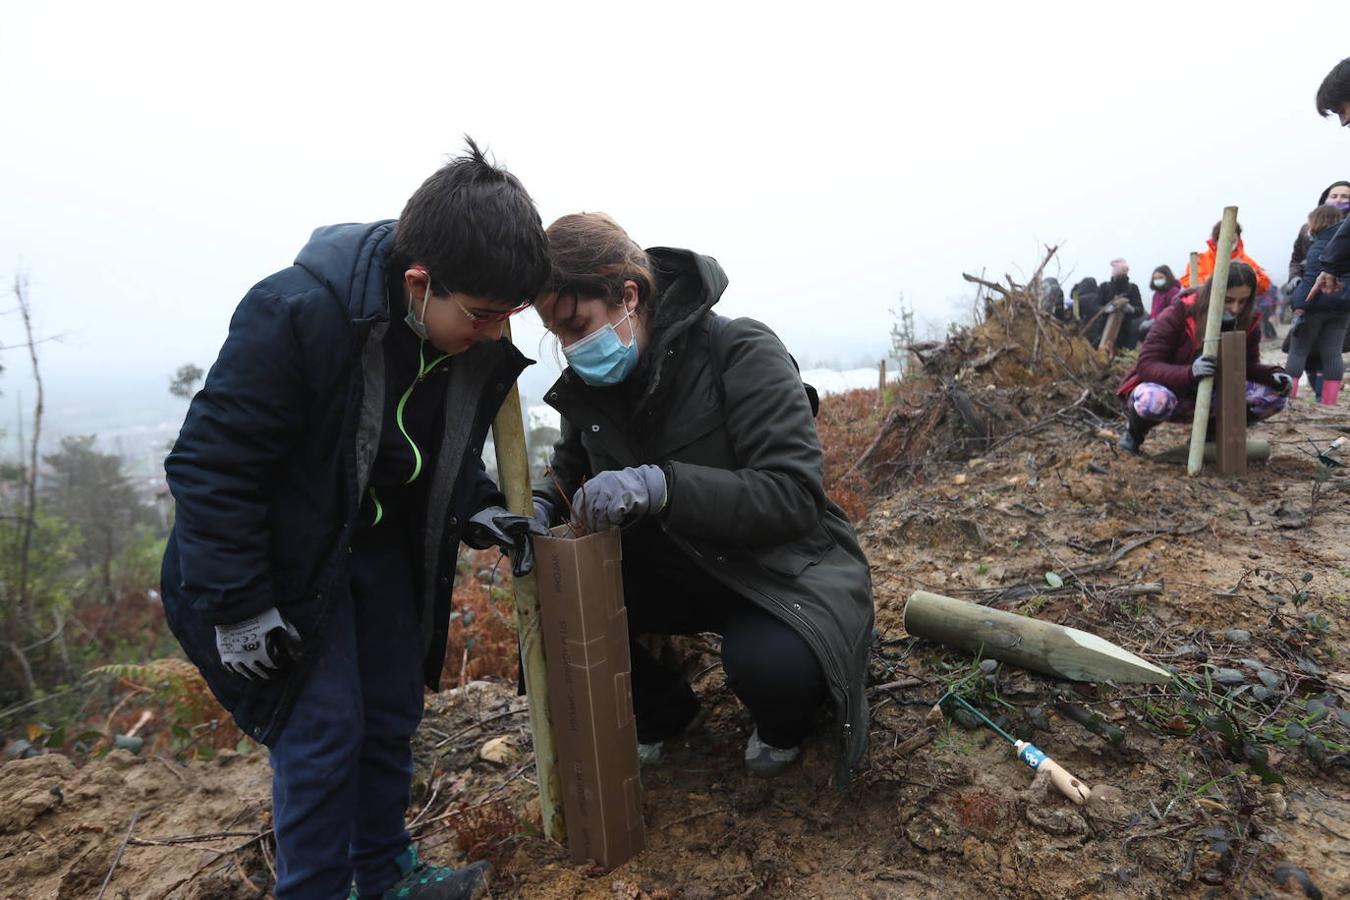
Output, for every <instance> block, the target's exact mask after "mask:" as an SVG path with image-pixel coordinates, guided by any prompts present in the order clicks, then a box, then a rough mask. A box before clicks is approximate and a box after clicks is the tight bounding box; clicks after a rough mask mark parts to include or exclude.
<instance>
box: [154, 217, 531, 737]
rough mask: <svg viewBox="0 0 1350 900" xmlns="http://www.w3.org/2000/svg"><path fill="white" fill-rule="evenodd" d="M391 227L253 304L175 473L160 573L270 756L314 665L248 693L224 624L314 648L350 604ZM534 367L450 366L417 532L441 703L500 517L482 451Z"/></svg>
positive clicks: (318, 262)
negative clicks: (474, 529)
mask: <svg viewBox="0 0 1350 900" xmlns="http://www.w3.org/2000/svg"><path fill="white" fill-rule="evenodd" d="M394 224H395V223H394V222H392V221H384V222H376V223H372V224H367V225H334V226H330V227H326V228H320V229H318V230H317V231H315V232H314V234H313V236H312V237H311V238H310V241H309V243H308V244H307V245H306V246H305V247H304V248H303V249H302V250H301V251H300V255H299V256H298V257H297V258H296V261H295V264H294V265H292V266H291V267H290V268H288V269H284V270H282V271H280V272H278V273H276V274H275V275H272V276H270V277H268V278H266V279H264V280H263V281H261V282H259V283H258V284H257V285H255V286H254V287H253V289H252V290H250V291H249V292H248V294H247V295H246V296H245V297H244V299H243V301H242V302H241V303H240V304H239V307H238V309H237V310H236V311H235V314H234V317H233V319H231V321H230V330H229V336H228V337H227V338H226V339H225V344H224V346H223V347H222V348H221V351H220V355H219V357H218V358H217V359H216V362H215V364H214V365H213V366H212V367H211V371H210V372H209V373H208V374H207V377H206V382H205V385H204V386H203V388H202V390H201V391H200V392H199V393H198V394H197V396H196V397H194V398H193V400H192V405H191V407H190V408H189V409H188V414H187V419H186V421H185V422H184V424H183V429H182V431H181V432H180V434H179V436H178V441H177V443H176V444H175V445H174V448H173V452H172V453H170V454H169V457H168V460H167V461H166V462H165V471H166V473H167V476H168V482H169V488H170V490H171V491H172V492H173V496H174V500H175V501H176V514H175V522H174V527H173V531H172V533H171V534H170V535H169V540H168V547H167V549H166V552H165V555H164V565H163V571H162V580H163V590H162V594H163V597H164V609H165V613H166V615H167V616H168V620H169V626H170V628H172V629H173V632H174V634H175V635H176V636H177V637H178V640H179V642H180V643H182V645H183V648H184V650H185V651H186V652H187V654H188V657H189V658H190V659H191V660H192V662H193V663H195V664H196V665H197V667H198V668H199V669H201V671H202V674H203V675H204V676H205V678H206V681H207V683H208V684H209V685H210V687H211V690H212V691H213V692H214V693H215V695H216V697H217V698H218V699H219V700H220V702H221V704H222V705H224V706H225V708H226V709H228V710H230V712H231V713H233V714H234V717H235V720H236V721H237V722H238V724H239V727H240V728H241V729H242V730H243V731H245V732H246V733H247V734H249V735H251V736H252V737H254V738H255V739H257V740H259V741H262V742H264V743H266V742H269V741H271V740H272V739H273V738H274V737H276V735H277V734H278V733H280V731H281V728H282V726H283V725H284V724H285V721H286V716H287V714H288V713H289V711H290V707H291V704H292V703H293V701H294V698H295V695H296V692H297V690H298V688H299V686H300V683H301V681H302V679H303V678H304V675H305V670H306V663H307V659H308V658H309V657H305V656H303V655H302V657H301V659H300V661H299V662H298V663H297V664H296V665H295V666H293V667H292V668H291V669H290V670H289V671H287V672H285V673H284V674H279V675H276V676H273V677H272V678H271V679H269V680H267V681H259V680H251V679H248V678H245V677H243V676H240V675H236V674H233V673H231V672H228V671H227V670H226V669H225V668H224V667H223V666H222V665H221V663H220V658H219V656H218V655H217V652H216V644H215V628H214V626H216V625H223V624H231V623H234V622H239V621H242V620H244V619H247V618H250V617H252V616H255V615H257V614H259V613H261V612H264V611H265V610H267V609H268V608H270V607H272V606H275V607H277V608H278V609H279V610H280V611H281V613H282V615H283V616H284V617H285V618H286V619H287V620H288V621H290V622H291V623H292V624H294V625H295V626H296V628H297V630H298V631H299V632H300V635H301V640H302V642H303V643H304V644H305V645H309V646H313V645H315V644H317V643H318V642H321V641H323V640H324V627H325V624H326V622H327V620H328V613H329V610H330V609H331V608H332V605H333V604H334V603H336V602H349V599H348V592H349V590H350V588H349V575H348V562H347V557H348V555H349V553H350V541H351V535H352V532H353V528H354V527H355V526H356V523H357V515H358V511H359V510H360V506H361V498H362V496H363V495H364V493H365V490H366V485H367V484H368V482H369V478H370V472H371V466H372V465H373V463H374V459H375V454H376V451H377V450H378V448H379V444H380V431H381V428H382V424H383V419H384V416H383V413H384V408H385V406H384V404H385V397H386V390H387V385H386V374H385V372H386V367H385V356H384V354H385V346H386V343H387V342H386V341H385V340H384V339H383V338H384V335H385V333H386V332H387V331H388V329H389V328H390V327H403V325H402V323H401V322H395V323H393V325H392V326H391V323H390V308H389V295H388V291H387V289H386V269H385V263H386V260H387V259H388V256H389V251H390V249H391V248H392V246H393V241H394ZM395 315H396V316H399V315H400V313H399V312H398V309H397V307H396V308H395ZM529 364H530V361H529V360H526V359H525V357H524V356H522V355H521V354H520V352H519V351H518V350H516V348H515V347H514V346H513V345H512V344H511V343H510V342H509V341H506V340H503V341H496V342H485V343H479V344H475V345H474V346H473V347H472V348H471V349H470V350H468V351H466V352H464V353H462V354H460V355H458V356H454V357H451V358H450V360H449V365H450V371H449V373H448V378H449V384H448V386H447V388H446V391H445V409H444V413H443V416H442V418H443V420H444V422H445V428H444V431H443V432H442V433H441V435H440V442H439V446H438V447H437V449H436V452H435V455H434V459H435V462H434V464H433V468H432V470H431V471H430V472H429V473H428V474H427V475H426V476H424V477H426V478H428V481H427V484H426V489H425V494H424V502H423V504H422V509H421V510H419V511H418V513H417V515H418V516H419V518H420V521H419V523H418V524H417V526H416V528H415V533H416V534H417V535H418V537H419V540H418V546H417V548H416V556H417V564H418V567H419V568H418V586H419V597H418V603H419V610H420V622H421V628H422V649H423V653H424V657H423V664H424V672H425V677H426V682H427V684H428V686H430V687H432V688H433V689H434V688H435V687H437V682H438V680H439V675H440V670H441V665H442V662H443V658H444V654H445V640H446V634H447V629H448V625H449V614H450V594H451V589H452V587H453V582H454V575H455V563H456V557H457V548H458V542H459V536H460V532H461V530H462V528H463V527H464V525H465V523H467V521H468V519H469V517H470V516H472V515H473V514H474V513H475V512H477V511H478V510H480V509H482V508H483V507H485V506H489V505H493V504H498V505H500V504H501V503H502V496H501V494H500V493H499V492H498V491H497V488H496V485H494V484H493V483H492V481H491V479H489V478H488V477H487V474H486V473H485V472H484V469H483V462H482V449H483V442H484V440H485V439H486V436H487V431H488V428H489V427H490V425H491V423H492V420H493V418H494V416H495V415H496V412H497V409H498V408H499V407H500V405H501V402H502V400H503V399H504V398H505V396H506V394H507V391H508V390H509V389H510V386H511V385H512V384H513V383H514V382H515V380H516V377H517V376H518V375H519V374H520V372H521V371H522V370H523V369H524V368H525V366H527V365H529ZM415 521H416V520H415Z"/></svg>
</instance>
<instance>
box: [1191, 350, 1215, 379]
mask: <svg viewBox="0 0 1350 900" xmlns="http://www.w3.org/2000/svg"><path fill="white" fill-rule="evenodd" d="M1217 371H1219V360H1218V359H1217V358H1216V357H1213V356H1199V357H1196V360H1195V362H1193V363H1191V375H1193V376H1194V377H1195V380H1196V381H1199V380H1200V379H1201V378H1209V377H1211V376H1212V375H1213V374H1214V373H1215V372H1217Z"/></svg>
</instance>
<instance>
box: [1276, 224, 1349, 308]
mask: <svg viewBox="0 0 1350 900" xmlns="http://www.w3.org/2000/svg"><path fill="white" fill-rule="evenodd" d="M1339 228H1340V226H1339V225H1333V226H1331V227H1330V228H1323V229H1322V230H1321V231H1319V232H1317V234H1314V235H1311V238H1312V243H1311V244H1309V245H1308V255H1307V256H1306V257H1304V263H1303V278H1302V279H1301V280H1300V281H1299V283H1298V287H1297V288H1295V289H1294V293H1293V295H1292V296H1291V297H1290V305H1291V306H1293V308H1294V309H1296V310H1303V311H1305V312H1319V313H1342V312H1350V285H1347V284H1344V283H1343V284H1342V285H1341V289H1340V291H1338V292H1337V293H1334V294H1328V293H1326V292H1325V291H1323V292H1320V293H1318V295H1317V296H1316V297H1313V298H1312V302H1311V303H1309V302H1308V292H1309V291H1310V290H1312V286H1313V282H1314V281H1316V280H1317V276H1318V275H1320V274H1321V273H1322V272H1323V271H1327V269H1326V265H1325V263H1324V260H1325V254H1326V251H1327V247H1328V246H1329V245H1330V244H1331V241H1332V239H1333V238H1334V236H1335V235H1336V234H1337V230H1338V229H1339ZM1332 274H1337V273H1335V272H1333V273H1332ZM1338 277H1343V276H1338Z"/></svg>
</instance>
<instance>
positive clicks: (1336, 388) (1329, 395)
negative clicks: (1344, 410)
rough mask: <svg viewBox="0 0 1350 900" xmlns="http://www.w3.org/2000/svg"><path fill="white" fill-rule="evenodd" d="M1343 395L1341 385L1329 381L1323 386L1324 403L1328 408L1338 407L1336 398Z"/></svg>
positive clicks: (1337, 382)
mask: <svg viewBox="0 0 1350 900" xmlns="http://www.w3.org/2000/svg"><path fill="white" fill-rule="evenodd" d="M1340 393H1341V383H1340V382H1339V381H1332V380H1331V379H1327V380H1326V381H1325V382H1324V383H1323V384H1322V402H1323V403H1324V404H1326V405H1327V406H1335V405H1336V397H1337V396H1338V395H1339V394H1340Z"/></svg>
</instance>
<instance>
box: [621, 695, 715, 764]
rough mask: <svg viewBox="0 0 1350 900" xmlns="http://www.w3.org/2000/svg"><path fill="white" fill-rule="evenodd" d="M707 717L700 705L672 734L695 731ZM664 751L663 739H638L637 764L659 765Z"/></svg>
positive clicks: (678, 735) (677, 734)
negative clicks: (648, 742) (647, 742)
mask: <svg viewBox="0 0 1350 900" xmlns="http://www.w3.org/2000/svg"><path fill="white" fill-rule="evenodd" d="M707 717H708V712H707V710H705V709H703V707H701V706H700V707H699V709H698V712H696V713H694V717H693V718H692V719H690V720H689V721H688V722H686V723H685V724H684V727H683V728H681V729H680V730H679V732H677V733H676V734H675V735H674V736H675V737H680V736H681V735H685V734H688V733H689V732H691V731H697V730H698V729H699V728H701V727H702V726H703V720H704V719H706V718H707ZM665 752H666V742H665V741H653V742H652V743H650V744H644V743H642V742H641V741H639V742H638V765H641V766H656V765H660V764H661V763H662V762H663V761H664V759H665Z"/></svg>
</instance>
